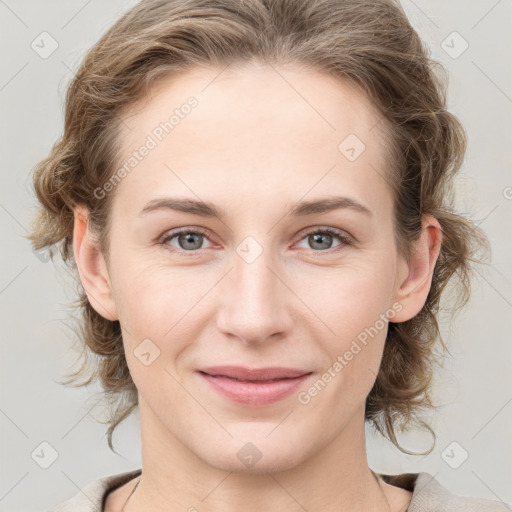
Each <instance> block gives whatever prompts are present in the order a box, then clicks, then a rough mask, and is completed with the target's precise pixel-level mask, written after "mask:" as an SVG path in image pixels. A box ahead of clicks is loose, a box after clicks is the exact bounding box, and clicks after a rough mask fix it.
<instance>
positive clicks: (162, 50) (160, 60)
mask: <svg viewBox="0 0 512 512" xmlns="http://www.w3.org/2000/svg"><path fill="white" fill-rule="evenodd" d="M249 61H257V62H262V63H268V64H270V65H299V66H301V67H303V68H304V69H309V70H311V71H318V72H321V73H328V74H330V75H332V76H335V77H339V79H340V80H343V81H345V82H349V83H351V84H354V85H356V86H357V87H358V88H360V90H362V91H364V92H365V93H366V95H367V97H368V98H369V100H370V101H371V102H372V103H373V105H374V106H375V107H376V108H377V110H378V112H379V113H380V114H381V116H382V118H381V119H380V121H381V123H380V124H381V126H383V127H384V128H385V129H384V133H385V135H386V139H387V146H386V148H387V149H386V151H387V154H386V158H387V169H385V170H380V171H379V172H381V173H382V174H383V175H384V176H386V177H387V178H386V179H387V180H388V182H389V183H390V186H391V187H392V190H393V193H394V227H395V228H394V229H395V239H396V244H397V249H398V251H399V253H400V254H401V255H404V256H405V257H409V254H410V249H411V244H412V242H414V241H415V240H417V239H418V237H419V235H420V232H421V220H422V216H423V215H425V214H432V215H433V216H434V217H435V218H436V219H438V221H439V223H440V225H441V227H442V246H441V249H440V255H439V258H438V260H437V262H436V265H435V269H434V272H433V276H432V285H431V289H430V292H429V294H428V297H427V300H426V302H425V305H424V307H423V309H422V310H421V311H420V312H419V313H418V314H417V315H416V316H415V317H414V318H412V319H410V320H408V321H406V322H402V323H393V322H392V321H391V322H390V324H389V327H388V334H387V338H386V343H385V347H384V353H383V358H382V364H381V366H380V370H379V373H378V375H377V377H376V381H375V384H374V386H373V388H372V389H371V391H370V393H369V395H368V397H367V401H366V411H365V419H366V421H368V422H370V423H371V424H372V425H373V426H374V427H375V428H376V429H377V430H378V431H379V432H380V433H381V434H383V435H384V436H387V437H388V438H389V439H390V440H391V441H392V442H393V443H394V444H395V445H396V446H397V447H398V448H399V449H400V450H402V451H404V452H406V453H411V452H409V451H407V450H404V449H403V448H402V447H401V446H400V445H399V443H398V441H397V439H396V435H395V428H397V427H398V426H399V427H400V429H401V430H403V428H404V426H405V425H408V424H410V423H411V422H412V423H416V424H417V425H418V426H422V427H426V428H427V429H428V430H429V431H430V432H431V433H432V434H433V435H434V445H435V433H434V432H433V431H432V429H431V427H430V426H429V425H428V423H426V422H425V421H424V420H423V419H421V415H420V411H422V410H426V409H427V408H433V407H434V405H433V401H432V397H431V395H430V394H429V391H430V390H431V381H432V375H433V367H434V363H435V362H437V360H436V357H435V353H434V349H435V344H436V341H437V340H439V341H440V342H441V344H442V346H443V348H444V349H445V350H447V348H446V346H445V344H444V342H443V340H442V339H441V336H440V328H439V325H438V317H439V313H440V300H441V293H442V292H443V290H445V287H446V285H447V283H448V282H453V283H454V286H455V288H456V293H455V295H456V297H457V298H458V301H452V303H451V310H452V311H453V312H455V311H456V310H458V309H459V308H460V307H462V306H463V305H464V304H465V303H466V302H467V300H468V299H469V294H470V281H469V278H470V274H471V265H470V264H471V262H477V261H479V262H482V261H483V259H478V258H477V256H476V255H477V252H478V251H479V250H480V249H482V248H488V241H487V239H486V237H485V234H484V233H483V232H482V231H481V230H480V229H479V228H478V227H477V226H475V225H474V224H473V223H472V222H471V221H470V220H469V219H468V218H466V217H464V216H463V215H460V214H457V213H455V212H454V211H453V197H452V190H453V183H452V181H453V180H452V178H453V177H454V175H455V173H456V172H457V170H458V169H459V168H460V166H461V164H462V161H463V157H464V153H465V149H466V135H465V132H464V129H463V127H462V126H461V124H460V122H459V121H458V120H457V118H456V117H454V115H452V114H451V113H450V112H448V111H447V110H446V97H445V94H446V93H445V90H446V83H445V82H443V79H444V78H446V71H445V70H444V68H443V67H442V66H441V65H440V64H439V63H437V62H435V61H433V60H432V59H430V57H429V50H428V48H427V47H426V46H425V45H424V44H423V43H422V41H421V40H420V38H419V36H418V34H417V33H416V32H415V30H414V29H413V28H412V26H411V24H410V23H409V20H408V19H407V16H406V14H405V12H404V11H403V9H402V7H401V6H400V4H399V3H398V1H393V0H379V1H376V0H314V1H310V2H309V1H299V0H143V1H142V2H140V3H139V4H137V5H136V6H135V7H133V8H132V9H130V10H129V11H128V12H126V13H125V14H124V15H123V16H122V17H121V18H120V19H119V20H118V21H117V22H116V23H115V24H114V25H113V26H112V27H111V28H110V29H109V30H108V31H107V32H106V33H105V34H104V35H103V36H102V37H101V39H100V40H99V41H98V42H97V43H96V44H95V45H94V46H93V47H92V48H91V49H90V51H89V52H88V53H87V55H86V56H85V58H84V59H83V61H82V63H81V65H80V67H79V69H78V71H77V73H76V76H75V77H74V79H73V80H72V82H71V84H70V86H69V88H68V90H67V96H66V110H65V123H64V133H63V135H62V137H61V138H60V139H59V140H58V141H57V142H56V143H55V144H54V146H53V147H52V149H51V151H50V153H49V155H48V156H47V158H45V159H44V160H42V161H41V162H39V163H38V164H37V165H36V166H35V168H34V175H33V179H34V187H35V192H36V194H37V198H38V200H39V203H40V205H39V207H38V212H37V217H36V218H35V219H34V224H33V229H32V232H31V233H30V235H29V238H30V240H31V241H32V243H33V246H34V248H35V249H37V250H40V249H42V248H45V247H51V246H54V245H56V244H58V245H59V246H60V252H61V255H62V258H63V259H64V261H65V262H67V263H68V264H69V265H70V267H71V268H72V269H73V270H74V271H75V272H76V263H75V261H74V257H73V253H72V237H73V210H74V208H75V207H76V206H77V205H85V206H86V207H87V209H88V210H89V212H90V219H89V220H90V227H91V229H93V230H94V232H95V233H96V234H97V240H98V243H99V244H100V248H101V249H102V251H103V253H104V256H105V257H106V258H108V239H109V213H110V211H111V204H112V197H113V193H110V194H107V195H106V196H105V197H104V198H101V199H99V198H98V197H96V195H95V194H94V193H93V191H94V190H96V189H98V187H101V186H102V185H103V184H104V183H106V182H107V181H108V180H109V178H111V177H112V176H113V174H114V172H115V170H116V168H117V166H118V165H119V163H120V151H119V139H118V134H119V131H120V125H121V122H122V121H121V116H122V114H123V113H124V112H126V111H127V109H128V108H129V107H130V106H133V105H134V103H135V102H136V101H138V100H141V99H143V98H145V97H146V95H147V93H148V92H149V91H150V89H151V87H152V86H153V85H154V84H156V82H157V81H158V80H159V79H161V78H163V77H168V76H172V75H173V74H176V73H178V72H181V71H186V70H187V69H191V68H194V67H196V66H199V67H200V66H218V67H219V70H221V69H223V68H224V67H226V66H227V65H228V64H233V63H235V64H237V65H243V64H245V63H248V62H249ZM75 275H76V277H77V281H78V287H79V295H80V298H79V299H78V300H77V302H76V303H75V306H76V307H77V308H78V309H79V311H80V313H81V320H80V322H79V330H80V333H79V340H80V342H81V345H82V353H81V356H83V358H84V360H83V362H82V366H81V367H80V368H79V369H78V370H77V371H76V372H73V373H71V374H69V375H68V377H69V376H71V380H70V381H69V382H76V381H77V380H78V379H79V378H80V377H86V380H85V381H83V382H81V383H80V384H78V385H79V386H83V385H86V384H89V383H90V382H92V381H96V380H98V379H99V381H100V383H101V386H102V389H103V391H102V393H103V395H104V396H105V397H106V398H107V399H108V400H109V402H110V407H111V409H110V410H111V417H110V419H109V421H108V423H109V428H108V431H107V433H108V444H109V446H110V448H111V449H112V450H113V446H112V434H113V431H114V430H115V428H116V427H117V425H118V424H119V423H120V422H121V421H123V420H124V419H125V418H126V417H127V416H128V415H129V414H130V413H131V412H132V411H133V409H134V408H135V407H136V406H137V403H138V401H137V389H136V387H135V384H134V382H133V380H132V378H131V375H130V372H129V369H128V366H127V363H126V359H125V354H124V349H123V343H122V337H121V328H120V324H119V322H118V321H109V320H107V319H105V318H104V317H102V316H101V315H99V314H98V313H97V312H96V311H95V310H94V309H93V308H92V306H91V304H90V303H89V301H88V299H87V296H86V294H85V292H84V290H83V288H82V287H81V285H80V282H79V278H78V274H77V273H75ZM452 277H456V279H455V280H452ZM91 354H95V355H96V361H95V364H93V366H92V368H88V359H89V356H90V355H91ZM69 382H68V383H69ZM68 383H67V384H68ZM434 445H433V446H434ZM433 446H432V448H431V449H430V451H432V449H433ZM430 451H428V452H427V453H430Z"/></svg>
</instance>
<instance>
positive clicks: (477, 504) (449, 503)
mask: <svg viewBox="0 0 512 512" xmlns="http://www.w3.org/2000/svg"><path fill="white" fill-rule="evenodd" d="M380 476H381V478H383V480H384V481H385V482H387V483H390V484H392V485H397V486H398V487H401V488H403V489H407V490H409V491H411V492H412V498H411V502H410V504H409V508H408V509H407V512H437V511H439V512H441V511H442V512H462V511H464V512H504V511H505V510H509V508H508V507H507V504H506V503H504V502H501V501H497V500H490V499H484V498H476V497H470V496H459V495H457V494H455V493H453V492H451V491H449V490H448V489H446V487H444V486H443V485H441V483H440V482H439V481H438V480H437V479H436V478H435V477H433V476H432V475H431V474H430V473H425V472H422V473H403V474H401V475H382V474H381V475H380Z"/></svg>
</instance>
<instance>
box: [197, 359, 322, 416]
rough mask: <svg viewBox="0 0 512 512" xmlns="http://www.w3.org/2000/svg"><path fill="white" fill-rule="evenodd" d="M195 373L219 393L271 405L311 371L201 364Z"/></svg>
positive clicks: (249, 403)
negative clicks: (206, 365)
mask: <svg viewBox="0 0 512 512" xmlns="http://www.w3.org/2000/svg"><path fill="white" fill-rule="evenodd" d="M197 373H198V374H199V375H200V376H201V378H202V379H203V380H205V381H206V382H207V383H208V384H209V385H210V386H211V387H212V389H213V390H214V391H216V392H217V393H219V394H220V395H222V396H224V397H225V398H228V399H230V400H231V401H233V402H235V403H237V404H240V405H244V406H252V407H263V406H268V405H272V404H274V403H276V402H278V401H280V400H283V399H285V398H287V397H288V396H290V395H291V394H293V393H294V392H295V391H297V390H298V388H299V387H300V386H301V385H302V384H303V383H304V382H305V381H306V380H308V379H309V378H310V377H311V376H312V374H313V372H308V371H307V370H298V369H293V368H282V367H272V368H261V369H249V368H243V367H240V366H215V367H209V368H202V369H201V370H198V372H197Z"/></svg>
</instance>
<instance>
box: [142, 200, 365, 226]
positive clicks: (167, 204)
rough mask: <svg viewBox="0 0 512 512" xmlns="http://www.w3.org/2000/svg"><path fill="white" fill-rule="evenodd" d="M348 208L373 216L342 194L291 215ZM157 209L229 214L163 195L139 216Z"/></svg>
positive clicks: (219, 215) (297, 207)
mask: <svg viewBox="0 0 512 512" xmlns="http://www.w3.org/2000/svg"><path fill="white" fill-rule="evenodd" d="M346 208H350V209H353V210H355V211H358V212H361V213H364V214H366V215H368V216H370V217H371V216H372V212H371V210H370V209H369V208H367V207H366V206H364V205H362V204H361V203H359V202H358V201H356V200H355V199H352V198H350V197H342V196H335V197H327V198H322V199H317V200H313V201H301V202H299V203H297V204H296V205H295V206H294V207H293V208H292V209H291V210H290V212H289V215H292V216H296V217H303V216H307V215H313V214H318V213H326V212H330V211H333V210H339V209H346ZM155 210H174V211H178V212H183V213H190V214H193V215H199V216H201V217H214V218H217V219H219V220H221V219H224V218H226V216H227V215H226V212H225V210H223V209H222V208H219V207H218V206H215V205H214V204H213V203H210V202H208V201H198V200H195V199H180V198H172V197H163V198H157V199H153V200H151V201H149V202H148V203H147V204H146V205H145V206H144V208H143V209H142V210H141V211H140V213H139V217H140V216H143V215H145V214H147V213H149V212H152V211H155Z"/></svg>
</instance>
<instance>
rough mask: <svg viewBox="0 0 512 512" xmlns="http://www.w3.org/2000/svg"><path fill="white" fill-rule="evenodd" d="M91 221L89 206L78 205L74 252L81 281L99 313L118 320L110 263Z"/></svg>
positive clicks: (75, 213) (109, 318) (75, 216)
mask: <svg viewBox="0 0 512 512" xmlns="http://www.w3.org/2000/svg"><path fill="white" fill-rule="evenodd" d="M88 220H89V212H88V210H87V208H86V207H84V206H78V207H77V208H76V209H75V211H74V228H73V253H74V257H75V261H76V266H77V269H78V273H79V275H80V281H81V282H82V286H83V288H84V290H85V292H86V294H87V298H88V299H89V302H90V303H91V306H92V307H93V308H94V309H95V310H96V312H97V313H98V314H100V315H101V316H102V317H104V318H106V319H107V320H111V321H114V320H118V319H119V316H118V314H117V308H116V305H115V301H114V299H113V295H112V288H111V284H110V278H109V275H108V271H107V266H106V264H105V260H104V258H103V255H102V253H101V251H100V249H99V247H98V244H97V242H96V240H95V239H94V237H93V235H92V233H91V231H90V228H89V222H88Z"/></svg>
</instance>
